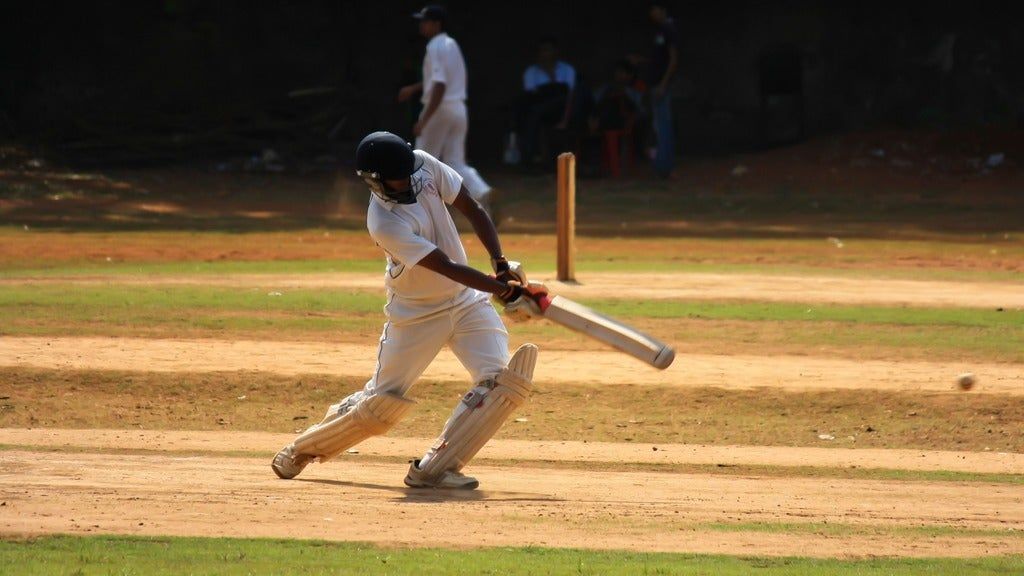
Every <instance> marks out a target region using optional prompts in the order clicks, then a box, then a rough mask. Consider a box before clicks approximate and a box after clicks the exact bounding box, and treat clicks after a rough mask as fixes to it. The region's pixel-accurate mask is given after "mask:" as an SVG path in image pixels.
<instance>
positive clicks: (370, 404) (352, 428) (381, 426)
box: [294, 393, 415, 462]
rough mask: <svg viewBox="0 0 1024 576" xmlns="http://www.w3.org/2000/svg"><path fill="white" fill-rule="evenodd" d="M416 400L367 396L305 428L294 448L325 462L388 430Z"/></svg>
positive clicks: (390, 395)
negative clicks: (329, 417) (342, 411)
mask: <svg viewBox="0 0 1024 576" xmlns="http://www.w3.org/2000/svg"><path fill="white" fill-rule="evenodd" d="M413 404H415V402H413V401H412V400H409V399H408V398H405V397H403V396H399V395H398V394H392V393H384V394H374V395H373V396H369V397H367V398H364V399H362V400H360V401H359V403H358V404H356V405H355V406H353V407H351V408H349V409H348V410H347V411H346V412H344V413H339V414H337V415H336V416H334V418H333V419H325V420H324V421H323V422H321V423H320V424H317V425H316V426H313V427H312V428H310V429H309V430H306V431H305V432H303V433H302V435H300V436H299V437H298V438H296V439H295V449H294V452H295V454H297V455H304V456H314V457H316V458H318V459H319V460H320V461H321V462H326V461H328V460H330V459H331V458H334V457H335V456H337V455H338V454H341V453H342V452H344V451H345V450H348V449H349V448H351V447H353V446H355V445H356V444H359V443H360V442H362V441H363V440H366V439H367V438H369V437H371V436H379V435H380V434H383V433H385V432H387V431H388V430H390V429H391V427H392V426H394V425H395V424H397V423H398V421H399V420H401V419H402V418H403V417H404V416H405V414H406V412H408V411H409V408H411V407H412V405H413Z"/></svg>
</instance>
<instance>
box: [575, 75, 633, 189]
mask: <svg viewBox="0 0 1024 576" xmlns="http://www.w3.org/2000/svg"><path fill="white" fill-rule="evenodd" d="M638 82H639V80H638V79H637V75H636V69H635V68H634V67H633V65H632V64H631V63H629V62H628V61H626V60H622V61H619V62H617V63H616V64H615V69H614V71H613V73H612V80H611V82H609V83H608V84H605V85H604V86H601V87H600V88H598V89H597V90H595V91H594V108H593V111H592V112H591V114H590V117H589V119H588V125H589V128H590V136H591V146H592V147H594V148H597V149H599V150H600V151H601V152H600V157H601V167H602V171H603V172H605V173H607V174H610V175H611V176H619V174H620V172H621V166H622V165H623V161H624V162H625V163H626V165H627V166H631V165H632V161H633V159H634V156H635V155H636V151H637V150H639V149H640V147H639V146H638V144H639V143H640V142H642V140H639V139H640V138H642V137H643V135H642V134H641V133H640V132H641V131H642V129H643V126H644V122H643V120H642V117H643V116H644V115H645V110H644V100H643V94H642V93H641V90H639V89H638V86H639V87H640V88H644V86H643V85H642V84H638Z"/></svg>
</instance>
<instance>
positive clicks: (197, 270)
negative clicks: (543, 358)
mask: <svg viewBox="0 0 1024 576" xmlns="http://www.w3.org/2000/svg"><path fill="white" fill-rule="evenodd" d="M728 249H729V248H727V247H726V248H723V250H728ZM517 257H521V258H523V260H526V261H527V262H528V266H529V268H528V270H527V272H529V271H530V270H535V271H536V270H540V271H548V272H550V271H551V270H554V269H555V261H554V259H553V258H552V257H551V256H550V255H549V254H543V255H542V254H537V255H534V256H532V257H531V256H530V255H528V254H527V255H524V256H517ZM1022 257H1024V256H1022ZM470 265H472V266H474V267H475V268H477V269H479V270H487V269H488V268H489V266H490V264H489V262H488V261H487V260H486V259H485V258H473V259H471V261H470ZM383 270H384V259H383V258H366V259H344V260H335V259H323V260H267V261H246V260H239V261H215V262H209V261H180V262H104V261H99V262H77V263H71V264H68V263H62V262H58V263H54V264H52V265H49V266H40V264H39V263H38V262H37V261H26V262H24V263H20V264H15V265H8V266H0V278H26V279H31V278H63V277H69V278H70V277H76V276H110V277H112V280H113V279H116V278H117V277H118V276H125V275H151V276H156V277H159V276H181V275H223V274H329V273H345V272H349V273H376V272H380V273H381V275H382V277H383ZM576 271H577V274H579V275H581V277H582V278H585V275H586V274H587V273H595V272H618V273H698V274H764V275H774V276H839V277H850V278H872V279H889V280H948V281H956V282H962V283H967V284H969V283H971V282H1012V283H1020V282H1021V272H1020V271H1010V270H955V269H954V270H950V269H941V268H907V269H897V268H891V269H879V268H868V267H865V268H829V267H826V266H821V265H818V266H815V265H813V264H811V263H808V264H759V263H713V262H689V261H679V260H654V259H647V258H636V257H631V258H628V259H627V258H623V259H615V258H606V257H603V256H601V255H594V256H591V257H586V256H584V257H580V258H578V259H577V261H576ZM157 279H158V278H157Z"/></svg>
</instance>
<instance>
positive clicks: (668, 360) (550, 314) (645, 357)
mask: <svg viewBox="0 0 1024 576" xmlns="http://www.w3.org/2000/svg"><path fill="white" fill-rule="evenodd" d="M538 304H540V310H541V313H542V314H543V315H544V318H547V319H548V320H551V321H552V322H554V323H556V324H561V325H562V326H565V327H566V328H569V329H570V330H575V331H576V332H579V333H581V334H585V335H586V336H589V337H591V338H593V339H595V340H597V341H599V342H603V343H605V344H607V345H609V346H611V347H612V348H615V349H616V350H619V351H621V352H625V353H626V354H629V355H630V356H632V357H634V358H638V359H640V360H642V361H644V362H646V363H647V364H650V365H651V366H654V367H655V368H657V369H659V370H664V369H665V368H668V367H669V366H670V365H672V361H673V360H675V358H676V351H675V350H673V349H672V347H671V346H669V345H668V344H665V343H664V342H661V341H660V340H657V339H655V338H653V337H651V336H648V335H647V334H644V333H643V332H641V331H639V330H637V329H636V328H633V327H632V326H629V325H627V324H624V323H622V322H619V321H618V320H615V319H613V318H609V317H608V316H605V315H604V314H601V313H599V312H597V311H595V310H593V309H591V308H588V307H586V306H584V305H582V304H580V303H578V302H573V301H572V300H570V299H568V298H566V297H565V296H551V295H550V294H548V295H544V296H542V297H541V298H540V299H539V300H538Z"/></svg>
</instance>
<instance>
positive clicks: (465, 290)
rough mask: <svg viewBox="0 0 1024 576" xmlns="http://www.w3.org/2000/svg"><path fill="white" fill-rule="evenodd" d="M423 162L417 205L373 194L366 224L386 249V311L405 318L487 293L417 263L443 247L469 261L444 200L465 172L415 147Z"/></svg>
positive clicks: (455, 257)
mask: <svg viewBox="0 0 1024 576" xmlns="http://www.w3.org/2000/svg"><path fill="white" fill-rule="evenodd" d="M415 154H416V160H417V162H422V163H423V165H422V166H421V167H420V168H419V170H417V171H416V172H415V173H414V174H413V176H412V177H413V178H419V179H421V180H422V188H421V190H420V193H419V195H418V196H417V197H416V202H415V203H413V204H397V203H395V202H385V201H384V200H381V199H380V198H379V197H377V195H375V194H371V195H370V206H369V208H368V209H367V211H366V228H367V229H368V230H369V231H370V236H371V237H372V238H373V240H374V242H376V243H377V245H378V246H380V247H381V248H383V249H384V251H385V252H386V253H387V268H386V271H385V275H384V286H385V288H386V289H387V304H386V305H385V307H384V312H385V313H386V314H387V316H388V319H389V320H391V321H392V322H396V323H401V322H406V321H411V320H416V319H418V318H422V317H424V316H429V315H431V314H434V313H437V312H441V311H443V310H447V309H449V308H451V307H453V306H458V305H461V304H464V303H466V302H468V301H469V300H474V299H479V300H486V299H487V295H486V294H484V293H482V292H479V291H478V290H475V289H473V288H469V287H467V286H464V285H462V284H459V283H458V282H455V281H453V280H449V279H448V278H446V277H444V276H442V275H440V274H438V273H436V272H433V271H431V270H428V269H426V268H424V267H423V266H417V265H416V264H418V263H419V261H420V260H422V259H423V257H424V256H426V255H427V254H430V253H431V252H433V251H434V250H435V249H438V248H440V249H441V251H442V252H444V253H445V254H446V255H447V256H448V258H450V259H451V260H452V262H456V263H458V264H468V259H467V258H466V250H465V248H463V246H462V240H461V239H460V238H459V233H458V231H457V230H456V229H455V222H453V221H452V217H451V215H450V214H449V213H448V209H447V208H446V206H445V204H451V203H452V202H454V201H455V198H456V196H458V195H459V190H460V189H461V188H462V176H459V174H458V173H457V172H456V171H455V170H453V169H452V168H451V167H450V166H448V165H447V164H444V163H443V162H441V161H440V160H438V159H437V158H434V157H433V156H431V155H430V154H427V153H426V152H424V151H422V150H416V151H415Z"/></svg>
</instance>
